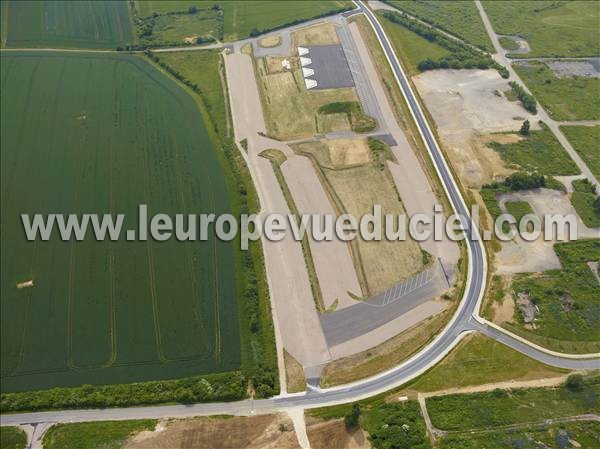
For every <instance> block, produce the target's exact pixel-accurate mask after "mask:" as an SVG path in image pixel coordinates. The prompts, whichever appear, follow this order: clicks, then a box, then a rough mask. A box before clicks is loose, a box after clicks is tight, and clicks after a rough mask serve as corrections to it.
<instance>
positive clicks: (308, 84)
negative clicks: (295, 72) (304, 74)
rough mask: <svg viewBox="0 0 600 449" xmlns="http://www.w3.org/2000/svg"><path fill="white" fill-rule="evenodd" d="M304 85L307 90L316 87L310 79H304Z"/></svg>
mask: <svg viewBox="0 0 600 449" xmlns="http://www.w3.org/2000/svg"><path fill="white" fill-rule="evenodd" d="M304 84H306V88H307V89H312V88H313V87H317V82H316V81H315V80H312V79H310V78H304Z"/></svg>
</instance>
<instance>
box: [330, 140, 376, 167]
mask: <svg viewBox="0 0 600 449" xmlns="http://www.w3.org/2000/svg"><path fill="white" fill-rule="evenodd" d="M327 146H328V147H329V158H330V159H331V162H332V163H333V164H334V165H339V166H348V165H355V164H366V163H367V162H369V147H368V145H367V139H366V138H358V139H334V140H328V141H327Z"/></svg>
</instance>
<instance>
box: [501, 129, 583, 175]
mask: <svg viewBox="0 0 600 449" xmlns="http://www.w3.org/2000/svg"><path fill="white" fill-rule="evenodd" d="M489 146H490V147H491V148H493V149H494V150H496V151H497V152H498V154H499V155H500V157H501V158H502V160H504V162H506V163H507V164H509V165H510V166H512V167H515V168H517V169H519V168H522V169H525V170H527V171H530V172H538V173H541V174H543V175H549V176H550V175H557V176H558V175H578V174H579V168H577V165H575V162H573V160H572V159H571V158H570V157H569V154H568V153H567V152H566V151H565V149H564V148H563V147H562V145H561V144H560V142H559V141H558V140H556V137H554V134H552V131H550V130H549V129H548V128H546V127H543V128H542V129H541V130H539V131H531V133H530V134H529V136H527V137H525V138H523V139H522V140H519V141H518V142H515V143H508V144H501V143H497V142H491V143H490V144H489Z"/></svg>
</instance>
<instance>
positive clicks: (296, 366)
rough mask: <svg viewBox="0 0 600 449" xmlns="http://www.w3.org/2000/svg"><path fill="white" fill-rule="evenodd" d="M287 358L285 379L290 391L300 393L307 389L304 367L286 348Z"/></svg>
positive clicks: (285, 355) (284, 355) (285, 356)
mask: <svg viewBox="0 0 600 449" xmlns="http://www.w3.org/2000/svg"><path fill="white" fill-rule="evenodd" d="M283 357H284V359H285V379H286V386H287V392H288V393H298V392H300V391H306V377H305V376H304V368H303V367H302V365H301V364H300V362H298V361H297V360H296V359H295V358H294V357H292V355H291V354H290V353H289V352H287V351H286V350H284V351H283Z"/></svg>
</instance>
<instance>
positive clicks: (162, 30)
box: [135, 0, 353, 45]
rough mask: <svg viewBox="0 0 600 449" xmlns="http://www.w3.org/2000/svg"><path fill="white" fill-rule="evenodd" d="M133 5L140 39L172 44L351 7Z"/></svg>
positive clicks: (242, 34)
mask: <svg viewBox="0 0 600 449" xmlns="http://www.w3.org/2000/svg"><path fill="white" fill-rule="evenodd" d="M135 6H136V13H137V18H138V20H140V21H141V26H139V27H138V34H139V35H140V40H141V41H143V40H144V39H147V38H150V40H151V41H152V42H156V43H158V42H161V40H162V43H163V44H165V43H167V44H174V45H185V42H184V38H185V37H201V39H202V40H201V42H203V41H204V40H205V39H218V40H221V41H223V40H224V41H235V40H240V39H244V38H247V37H249V36H258V35H259V34H262V33H266V32H267V31H271V30H276V29H279V28H284V27H287V26H290V25H293V24H297V23H301V22H305V21H307V20H311V19H316V18H318V17H323V16H327V15H330V14H335V13H338V12H342V11H345V10H348V9H352V8H353V5H352V2H350V1H346V0H344V1H339V0H336V1H331V2H322V1H286V2H273V1H252V2H248V1H207V0H195V1H136V2H135ZM148 30H150V31H148ZM144 33H149V34H144Z"/></svg>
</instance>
